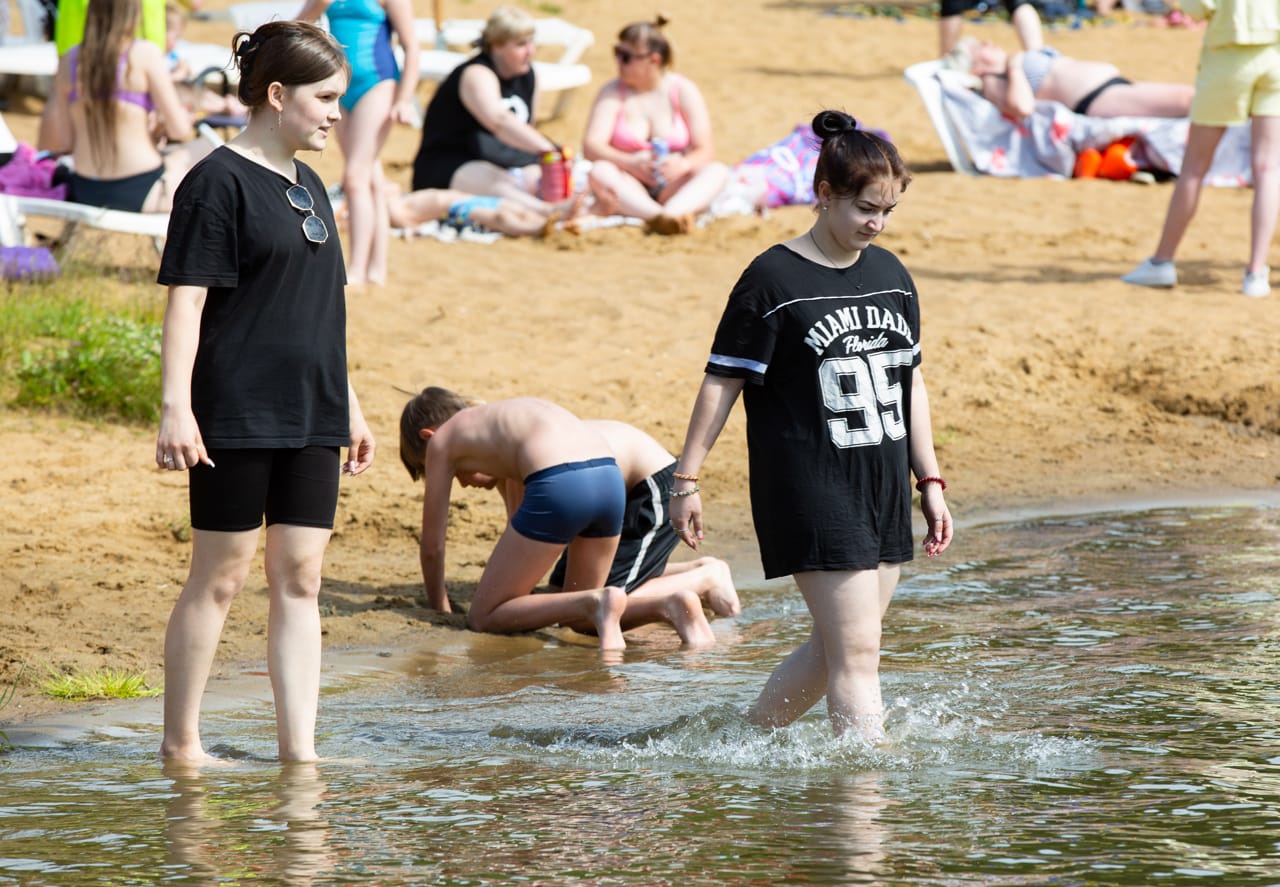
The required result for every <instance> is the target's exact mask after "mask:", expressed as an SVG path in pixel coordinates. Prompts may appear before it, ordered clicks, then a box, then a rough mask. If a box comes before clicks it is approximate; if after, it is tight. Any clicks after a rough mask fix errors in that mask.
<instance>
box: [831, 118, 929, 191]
mask: <svg viewBox="0 0 1280 887" xmlns="http://www.w3.org/2000/svg"><path fill="white" fill-rule="evenodd" d="M813 134H814V136H816V137H817V138H818V140H819V141H821V142H822V150H821V151H820V152H819V153H818V164H817V167H816V168H815V169H814V171H813V191H814V193H815V194H816V193H818V185H819V184H821V183H822V182H826V183H827V185H828V186H829V187H830V188H831V192H832V194H834V195H836V196H837V197H852V196H854V195H856V194H859V193H861V191H862V189H863V188H865V187H866V186H867V185H869V184H870V183H872V182H876V181H882V180H886V179H887V180H890V181H894V182H897V183H898V186H899V187H900V188H901V189H902V190H906V187H907V185H908V184H910V183H911V173H910V172H909V171H908V170H907V165H906V164H905V163H903V161H902V157H901V155H899V154H898V149H897V148H895V147H894V146H893V143H892V142H890V141H888V140H886V139H883V138H881V137H880V136H878V135H876V134H875V133H871V132H868V131H867V130H865V129H859V128H858V121H857V120H855V119H854V118H853V117H852V116H850V115H849V114H846V113H844V112H843V111H820V112H818V114H817V116H815V117H814V118H813Z"/></svg>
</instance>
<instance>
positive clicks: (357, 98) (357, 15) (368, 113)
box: [298, 0, 418, 286]
mask: <svg viewBox="0 0 1280 887" xmlns="http://www.w3.org/2000/svg"><path fill="white" fill-rule="evenodd" d="M321 15H326V16H327V17H328V19H329V30H330V33H332V34H333V36H334V39H336V40H337V41H338V43H340V44H341V45H342V47H343V50H344V51H345V52H346V54H347V60H348V61H349V62H350V63H351V83H350V84H349V85H348V87H347V92H346V95H344V96H343V97H342V102H341V104H342V111H343V114H342V119H341V120H340V121H338V125H337V134H338V143H339V144H340V145H341V146H342V154H343V157H345V158H346V168H345V170H344V171H343V174H342V193H343V196H344V197H345V198H346V204H347V214H348V236H347V249H348V258H347V283H348V284H350V285H352V286H359V285H362V284H367V283H372V284H383V283H386V280H387V241H388V239H389V237H390V229H391V225H390V221H389V218H388V209H387V200H386V193H385V182H386V178H385V177H384V176H383V174H382V162H381V161H380V160H379V155H380V154H381V153H382V146H383V145H384V144H386V141H387V135H388V134H389V133H390V131H391V125H392V124H393V123H402V124H406V125H408V124H412V123H414V122H415V121H416V120H417V117H418V113H417V110H416V108H415V107H414V91H415V90H416V89H417V87H418V41H417V37H415V36H414V27H413V6H412V4H411V3H410V0H307V2H306V4H305V5H304V6H303V7H302V11H301V12H300V13H298V18H300V19H302V20H303V21H309V22H314V21H316V20H317V19H319V18H320V16H321ZM392 34H394V35H395V37H396V39H397V40H398V41H399V43H400V47H401V49H402V50H403V51H404V68H403V69H402V70H401V69H398V68H397V66H396V60H395V56H394V55H393V54H392V51H391V37H392Z"/></svg>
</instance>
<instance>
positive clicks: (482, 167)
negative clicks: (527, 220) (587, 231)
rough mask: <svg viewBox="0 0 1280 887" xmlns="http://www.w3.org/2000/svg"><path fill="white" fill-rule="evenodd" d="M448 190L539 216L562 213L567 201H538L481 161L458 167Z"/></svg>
mask: <svg viewBox="0 0 1280 887" xmlns="http://www.w3.org/2000/svg"><path fill="white" fill-rule="evenodd" d="M449 187H451V188H453V189H455V190H457V191H465V192H467V193H468V194H488V195H491V196H493V197H501V198H502V199H503V200H512V201H515V202H516V203H519V204H521V205H522V206H527V207H529V208H530V209H532V210H535V211H537V212H538V213H540V214H542V215H543V216H549V215H551V214H552V213H555V212H561V213H562V212H565V211H566V210H567V208H568V207H569V201H564V202H563V203H547V202H546V201H545V200H539V199H538V197H537V195H535V194H534V193H533V192H531V191H529V190H527V189H526V188H524V187H523V186H522V185H521V183H519V182H517V181H516V180H515V179H514V178H513V177H512V176H511V174H510V173H509V172H507V170H505V169H502V168H501V167H499V166H494V165H493V164H492V163H488V162H487V161H484V160H472V161H471V162H470V163H464V164H463V165H462V166H460V167H459V168H458V170H457V171H456V172H454V174H453V179H452V180H451V181H450V182H449Z"/></svg>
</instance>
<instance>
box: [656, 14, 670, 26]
mask: <svg viewBox="0 0 1280 887" xmlns="http://www.w3.org/2000/svg"><path fill="white" fill-rule="evenodd" d="M670 23H671V19H669V18H667V17H666V16H665V15H663V14H662V13H658V14H657V15H655V16H654V17H653V26H654V27H655V28H663V27H666V26H667V25H668V24H670Z"/></svg>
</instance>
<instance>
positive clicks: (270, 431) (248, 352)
mask: <svg viewBox="0 0 1280 887" xmlns="http://www.w3.org/2000/svg"><path fill="white" fill-rule="evenodd" d="M233 45H234V46H235V48H236V62H237V65H238V67H239V69H240V87H239V95H240V100H241V101H242V102H244V104H245V106H246V107H247V108H249V111H250V117H249V124H248V126H246V127H245V128H244V130H243V131H242V132H241V133H240V134H239V135H237V136H236V137H235V138H234V139H232V140H231V141H230V142H229V143H227V145H225V146H223V147H221V148H219V149H218V150H216V151H214V152H213V153H212V154H210V155H209V156H208V157H207V158H206V159H205V160H204V161H203V162H202V163H201V164H199V165H198V166H197V167H196V168H195V169H193V170H192V171H191V173H189V174H188V176H187V177H186V178H185V179H184V180H183V182H182V185H181V186H180V187H179V189H178V193H177V195H176V196H175V199H174V210H173V213H172V215H171V217H170V222H169V237H168V241H167V242H166V244H165V252H164V256H163V258H162V259H161V263H160V274H159V282H160V283H162V284H166V285H168V287H169V301H168V307H167V309H166V311H165V318H164V334H163V343H162V351H161V368H162V379H163V381H162V384H163V403H162V413H161V419H160V434H159V438H158V440H157V442H156V464H158V465H159V466H160V467H161V468H165V469H168V470H170V471H183V470H186V471H188V472H189V475H188V478H189V488H190V500H191V528H192V534H191V535H192V551H191V570H190V574H189V575H188V578H187V582H186V585H184V586H183V589H182V593H181V595H179V597H178V601H177V604H176V605H175V606H174V608H173V614H172V615H171V616H170V617H169V626H168V629H167V631H166V634H165V646H164V663H165V696H164V740H163V742H162V744H161V746H160V753H161V755H162V756H163V757H166V758H179V759H190V760H204V759H207V758H208V755H206V754H205V751H204V748H203V746H202V744H201V741H200V724H199V718H200V697H201V695H202V693H203V692H204V687H205V684H206V682H207V681H208V677H209V670H210V668H211V667H212V665H213V658H214V654H215V652H216V650H217V646H218V638H219V636H220V635H221V633H222V625H223V622H224V621H225V620H226V617H227V612H228V610H229V609H230V607H231V602H232V600H233V599H234V598H235V597H236V595H237V594H238V593H239V592H240V589H241V588H243V587H244V582H245V579H246V577H247V576H248V573H249V568H250V567H251V566H252V564H253V561H254V558H255V555H256V552H257V547H258V529H259V527H260V526H261V524H262V520H263V515H264V514H265V516H266V523H267V539H266V574H267V584H268V586H269V589H270V596H271V597H270V616H269V617H268V625H267V666H268V670H269V672H270V675H271V686H272V690H273V692H274V695H275V703H276V725H277V729H278V734H279V749H280V758H281V760H286V761H306V760H314V759H315V758H316V750H315V723H316V712H317V709H318V706H319V695H320V612H319V607H318V597H319V593H320V569H321V563H322V561H323V558H324V551H325V547H326V546H327V545H328V542H329V536H330V534H331V533H332V530H333V518H334V513H335V510H336V507H337V501H338V480H339V473H340V471H344V472H345V473H347V474H349V475H356V474H359V473H360V472H362V471H364V470H365V469H366V468H368V467H369V465H370V463H372V461H373V451H374V442H373V436H372V435H371V434H370V433H369V427H368V425H367V424H366V423H365V420H364V416H363V415H362V414H361V411H360V405H359V403H358V402H357V400H356V395H355V392H354V391H353V390H352V388H351V386H350V384H349V382H348V381H347V356H346V306H345V301H344V291H343V288H344V281H345V271H344V268H343V262H342V247H341V245H340V244H339V242H338V238H337V234H336V231H335V226H334V220H333V209H332V207H330V205H329V202H328V199H327V198H326V196H325V187H324V183H323V182H321V181H320V178H319V176H317V175H316V174H315V172H314V171H312V169H311V168H310V167H308V166H307V165H305V164H303V163H301V162H300V161H298V160H296V159H295V157H294V155H295V154H296V152H298V151H301V150H309V151H319V150H321V149H323V148H324V147H325V145H326V144H328V140H329V134H330V132H331V130H332V129H333V126H334V124H336V123H337V121H338V119H339V118H340V116H341V114H340V110H339V105H338V100H339V98H340V97H341V96H342V94H343V93H344V92H345V91H346V88H347V79H348V74H349V69H348V67H347V60H346V57H345V56H344V55H343V53H342V48H341V47H340V46H338V45H337V44H336V43H335V42H334V41H333V39H332V38H331V37H329V36H328V35H327V34H326V33H325V32H324V31H322V30H320V29H319V28H317V27H315V26H314V25H309V24H306V23H303V22H292V21H283V22H269V23H267V24H265V25H263V26H261V27H260V28H258V29H257V30H256V31H254V32H253V33H252V34H247V33H243V32H242V33H240V34H237V35H236V37H235V40H234V44H233ZM344 446H347V447H349V448H350V449H349V450H348V454H347V461H346V462H345V464H341V465H340V459H341V456H340V450H341V448H342V447H344Z"/></svg>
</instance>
